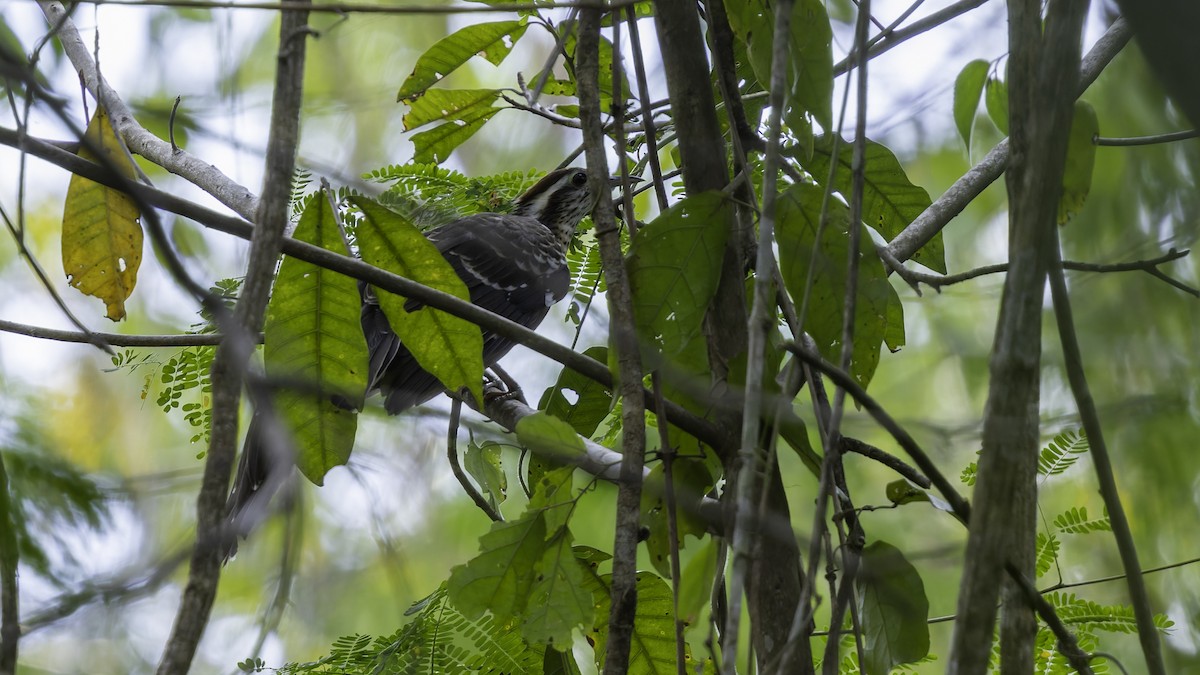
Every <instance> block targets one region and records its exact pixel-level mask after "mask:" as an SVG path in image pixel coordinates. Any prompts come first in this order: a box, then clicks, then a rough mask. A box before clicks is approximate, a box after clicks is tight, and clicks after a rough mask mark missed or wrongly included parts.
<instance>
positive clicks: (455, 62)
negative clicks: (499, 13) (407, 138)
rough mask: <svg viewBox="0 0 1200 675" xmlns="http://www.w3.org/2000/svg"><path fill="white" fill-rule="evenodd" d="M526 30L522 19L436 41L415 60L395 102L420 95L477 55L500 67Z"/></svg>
mask: <svg viewBox="0 0 1200 675" xmlns="http://www.w3.org/2000/svg"><path fill="white" fill-rule="evenodd" d="M525 27H526V26H525V19H519V20H517V21H497V22H495V23H477V24H474V25H472V26H467V27H466V28H462V29H460V30H458V31H455V32H454V33H453V34H451V35H448V36H446V37H444V38H442V39H441V40H438V41H437V42H435V43H434V45H433V46H432V47H430V48H429V49H428V50H426V51H425V53H424V54H422V55H421V57H420V58H418V59H417V65H416V66H414V67H413V72H412V74H411V75H409V76H408V79H406V80H405V81H404V84H403V85H401V87H400V92H399V93H398V94H396V100H397V101H402V100H404V99H407V98H414V97H416V96H420V95H421V94H422V93H423V92H425V90H426V89H428V88H429V87H431V86H433V85H434V84H436V83H437V82H439V81H440V80H441V79H442V78H444V77H446V76H447V75H449V74H450V73H452V72H454V71H455V70H457V69H458V67H459V66H461V65H462V64H464V63H466V62H467V60H468V59H470V58H471V57H472V56H475V55H479V56H482V57H483V58H485V59H487V60H488V61H490V62H491V63H492V64H493V65H500V62H501V61H503V60H504V59H505V57H507V56H508V54H509V52H511V51H512V48H513V46H514V45H515V44H516V42H517V41H518V40H520V39H521V36H523V35H524V34H525Z"/></svg>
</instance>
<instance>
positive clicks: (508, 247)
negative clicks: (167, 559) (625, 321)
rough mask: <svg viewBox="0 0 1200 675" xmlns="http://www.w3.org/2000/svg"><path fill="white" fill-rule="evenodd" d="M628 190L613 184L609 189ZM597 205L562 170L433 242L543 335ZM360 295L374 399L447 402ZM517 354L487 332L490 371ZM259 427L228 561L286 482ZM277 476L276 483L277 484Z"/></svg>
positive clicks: (364, 292) (233, 497)
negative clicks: (572, 250)
mask: <svg viewBox="0 0 1200 675" xmlns="http://www.w3.org/2000/svg"><path fill="white" fill-rule="evenodd" d="M619 181H620V179H619V178H615V177H614V178H611V179H610V187H615V186H616V185H617V184H618V183H619ZM598 198H599V194H596V193H593V191H592V190H591V187H590V182H589V180H588V174H587V171H586V170H585V169H581V168H574V167H571V168H564V169H558V170H555V171H551V172H550V173H548V174H546V175H545V177H543V178H542V179H541V180H539V181H538V182H537V183H535V184H534V185H533V186H532V187H530V188H529V189H528V190H526V191H525V192H524V193H523V194H521V196H519V197H518V198H517V199H516V201H515V202H514V203H513V205H512V209H511V211H510V212H508V213H477V214H474V215H469V216H465V217H462V218H459V219H457V220H453V221H451V222H448V223H446V224H444V225H440V226H438V227H435V228H433V229H431V230H429V231H428V232H426V233H425V236H426V237H427V238H428V239H429V240H430V241H431V242H432V243H433V245H434V246H435V247H436V248H437V250H438V252H439V253H441V254H442V257H443V258H445V259H446V261H447V262H448V263H450V266H451V267H452V268H453V269H454V272H455V273H456V274H457V275H458V277H459V278H460V279H462V281H463V283H464V284H465V285H466V287H467V291H468V294H469V296H470V299H471V302H472V303H473V304H475V305H477V306H479V307H482V308H483V309H486V310H489V311H491V312H493V313H495V314H498V315H500V316H502V317H504V318H506V319H509V320H511V321H514V322H516V323H518V324H521V325H522V326H525V327H527V328H536V327H537V326H538V325H539V324H540V323H541V322H542V320H543V319H544V318H545V317H546V314H547V312H549V310H550V307H551V306H553V305H554V304H555V303H557V302H558V301H559V300H562V299H563V297H565V296H566V294H567V291H568V289H569V288H570V271H569V270H568V268H567V257H566V255H567V250H568V249H569V247H570V245H571V241H572V240H573V239H574V236H575V231H576V229H577V228H578V226H579V224H580V222H582V221H583V219H584V218H585V217H586V216H587V215H588V214H590V213H591V212H592V209H594V208H595V206H596V202H597V200H598ZM359 294H360V298H361V301H362V309H361V314H360V321H361V324H362V329H363V335H364V337H365V338H366V342H367V353H368V356H369V368H368V374H367V382H368V384H367V390H366V393H367V395H368V396H370V395H372V394H374V393H376V392H378V393H379V394H380V395H381V396H382V397H383V405H384V409H385V410H386V411H387V412H388V414H390V415H398V414H400V413H402V412H404V411H406V410H409V409H411V408H413V407H415V406H418V405H420V404H422V403H425V402H427V401H429V400H430V399H432V398H434V397H435V396H437V395H438V394H440V393H442V392H443V390H444V388H443V386H442V384H441V382H439V381H438V379H437V378H436V377H434V376H433V375H432V374H430V373H429V372H428V371H426V370H425V369H423V368H422V367H421V366H420V365H419V364H418V363H417V362H416V359H415V358H414V357H413V355H412V353H411V352H409V350H408V348H407V347H405V346H404V343H403V341H402V340H401V339H400V338H399V337H398V336H397V335H396V333H395V331H393V330H392V326H391V324H390V323H389V322H388V318H387V316H386V315H384V313H383V309H382V307H380V304H379V299H378V296H377V295H376V293H375V289H374V288H373V287H371V286H370V285H369V284H366V283H364V282H359ZM421 306H422V304H421V303H419V302H417V301H414V300H409V301H408V302H407V303H406V304H405V310H406V311H410V312H411V311H416V310H417V309H419V308H420V307H421ZM514 344H515V343H514V342H513V341H512V340H509V339H507V338H504V337H501V336H500V335H497V334H495V333H492V332H491V331H489V330H488V329H486V328H484V329H483V363H484V367H485V368H490V367H491V366H493V365H495V363H496V362H497V361H499V360H500V358H502V357H503V356H504V355H505V354H507V353H508V352H509V350H511V349H512V348H513V346H514ZM260 422H261V413H260V412H259V411H258V410H257V409H256V411H255V416H254V419H252V421H251V424H250V428H249V430H248V431H247V434H246V441H245V444H244V446H243V449H242V456H241V460H240V461H239V464H238V470H237V473H236V475H235V479H234V485H233V488H232V490H231V492H230V495H229V498H228V500H227V502H226V528H225V529H226V535H227V536H225V537H224V538H223V541H222V545H223V546H224V548H225V559H226V560H228V559H229V558H230V557H231V556H232V555H233V554H234V553H236V551H237V539H238V537H239V536H240V537H241V538H245V537H246V536H247V535H248V534H249V532H250V530H251V529H253V527H254V526H255V525H256V524H257V523H258V522H259V521H261V520H262V518H263V516H265V513H266V508H265V507H266V500H269V499H270V497H271V494H270V493H271V492H273V491H274V489H275V488H277V487H278V485H279V484H280V483H281V482H282V481H281V480H278V478H279V474H277V473H275V472H276V469H277V466H276V465H277V464H279V463H280V462H278V461H274V462H273V461H271V460H272V458H271V454H272V453H269V452H267V449H266V448H265V447H264V446H265V445H266V444H265V443H264V440H263V438H262V435H263V432H262V431H261V429H260V428H259V427H260V426H261V424H259V423H260ZM285 468H290V466H289V467H285ZM273 476H274V477H275V478H276V480H273V481H270V479H271V478H272V477H273ZM268 481H270V482H271V483H272V485H268ZM252 504H253V505H254V506H253V508H252V507H251V505H252Z"/></svg>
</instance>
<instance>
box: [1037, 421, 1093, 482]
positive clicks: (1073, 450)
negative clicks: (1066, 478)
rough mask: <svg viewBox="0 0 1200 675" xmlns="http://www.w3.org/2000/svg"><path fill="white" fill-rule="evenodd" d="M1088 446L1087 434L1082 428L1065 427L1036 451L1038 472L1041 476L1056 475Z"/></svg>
mask: <svg viewBox="0 0 1200 675" xmlns="http://www.w3.org/2000/svg"><path fill="white" fill-rule="evenodd" d="M1090 447H1091V446H1090V445H1089V443H1088V439H1087V434H1085V433H1084V432H1083V430H1082V429H1079V430H1075V429H1067V430H1066V431H1063V432H1062V433H1060V434H1058V435H1057V436H1055V437H1054V438H1053V439H1052V440H1051V441H1050V443H1049V444H1047V445H1046V447H1044V448H1042V451H1041V452H1040V453H1038V473H1039V474H1041V475H1043V476H1057V475H1058V474H1060V473H1062V472H1064V471H1066V470H1067V469H1069V468H1071V466H1072V465H1074V464H1075V462H1076V461H1077V460H1078V459H1079V456H1080V455H1082V454H1083V453H1085V452H1087V451H1088V450H1089V448H1090Z"/></svg>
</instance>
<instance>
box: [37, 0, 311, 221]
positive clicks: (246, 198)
mask: <svg viewBox="0 0 1200 675" xmlns="http://www.w3.org/2000/svg"><path fill="white" fill-rule="evenodd" d="M38 4H40V5H41V7H42V12H43V13H44V14H45V15H46V19H47V20H49V22H50V25H52V26H56V27H57V37H58V39H59V41H60V42H61V43H62V46H63V51H64V52H65V53H66V55H67V58H68V59H70V60H71V64H72V65H73V66H74V67H75V70H76V71H77V72H78V73H79V77H80V80H81V81H82V82H83V84H84V86H86V87H87V89H88V91H90V92H91V93H92V96H94V97H95V98H96V100H97V101H99V102H100V105H102V106H104V109H105V110H107V111H108V114H109V118H110V120H111V121H112V126H113V129H114V130H116V132H117V134H118V135H119V136H120V137H121V139H122V140H124V141H125V145H126V146H127V147H128V148H129V150H130V152H135V153H137V154H139V155H141V156H142V157H145V158H146V159H148V160H150V161H151V162H154V163H155V164H157V165H159V166H161V167H162V168H164V169H166V170H167V171H170V172H171V173H174V174H178V175H179V176H182V177H183V178H184V179H186V180H187V181H188V182H190V183H192V184H194V185H196V186H197V187H199V188H200V189H202V190H204V191H205V192H207V193H209V194H210V195H212V196H213V197H215V198H216V199H217V201H219V202H221V203H222V204H224V205H225V206H228V207H229V208H230V209H232V210H233V211H234V212H235V213H237V214H238V215H240V216H242V217H243V218H247V219H253V218H254V214H255V212H256V211H257V209H258V199H257V198H256V197H255V196H254V194H253V193H251V192H250V191H249V190H247V189H246V188H245V187H243V186H241V185H239V184H237V183H236V182H234V181H233V179H231V178H229V177H228V176H226V175H225V174H223V173H221V172H220V170H218V169H217V168H216V167H215V166H213V165H212V164H209V163H208V162H205V161H203V160H201V159H199V158H198V157H194V156H193V155H190V154H188V153H187V152H185V151H183V150H179V149H178V148H172V147H171V144H170V143H168V142H166V141H164V140H162V139H161V138H159V137H157V136H155V135H154V134H152V133H150V132H149V131H147V130H146V129H145V128H144V127H142V126H141V125H140V124H138V122H137V120H136V119H134V117H133V112H132V111H131V110H130V109H129V106H128V105H126V104H125V102H124V101H123V100H121V97H120V95H118V94H117V92H116V91H115V90H114V89H113V88H112V87H110V86H109V85H108V82H107V81H105V79H104V77H103V76H101V75H100V72H99V70H98V69H97V67H96V62H95V61H93V60H92V54H91V50H90V49H89V48H88V45H87V43H85V42H84V41H83V38H82V37H81V36H80V35H79V31H78V30H76V28H75V23H74V22H73V21H71V18H70V16H69V15H68V12H67V10H66V8H64V7H63V5H62V4H61V3H59V2H56V1H54V0H39V3H38ZM297 4H299V3H297Z"/></svg>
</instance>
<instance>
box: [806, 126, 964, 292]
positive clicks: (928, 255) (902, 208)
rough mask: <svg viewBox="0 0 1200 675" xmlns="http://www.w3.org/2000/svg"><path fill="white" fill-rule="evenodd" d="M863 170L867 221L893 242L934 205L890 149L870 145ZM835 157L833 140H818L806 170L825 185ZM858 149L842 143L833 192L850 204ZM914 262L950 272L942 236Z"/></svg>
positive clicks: (864, 219) (914, 258) (827, 136)
mask: <svg viewBox="0 0 1200 675" xmlns="http://www.w3.org/2000/svg"><path fill="white" fill-rule="evenodd" d="M865 150H866V152H865V160H866V162H865V165H864V167H863V173H864V176H863V178H864V180H863V200H862V214H863V221H864V222H865V223H866V224H867V225H869V226H871V227H873V228H875V229H876V230H878V231H879V233H880V234H882V235H883V237H884V238H885V239H888V240H891V239H892V238H893V237H895V236H896V235H897V234H900V232H901V231H902V230H904V228H906V227H908V225H909V224H910V223H912V221H913V220H914V219H915V218H916V217H917V216H919V215H921V212H923V211H924V210H925V209H927V208H929V205H930V204H931V203H932V202H931V201H930V199H929V193H928V192H926V191H925V188H922V187H920V186H917V185H913V183H912V181H910V180H909V179H908V175H907V174H905V173H904V167H902V166H901V165H900V161H899V160H897V159H896V156H895V155H893V154H892V151H891V150H888V149H887V147H886V146H883V145H880V144H879V143H875V142H874V141H870V140H868V141H867V145H866V148H865ZM832 156H833V136H829V135H826V136H822V137H821V138H819V139H817V141H816V147H815V149H814V151H813V155H812V159H811V160H810V161H808V162H807V163H805V164H804V168H805V169H807V170H808V171H809V173H811V174H812V175H813V177H814V178H815V179H816V180H817V181H818V182H819V183H821V184H822V185H824V184H825V182H826V181H827V180H829V164H830V162H831V161H832ZM853 161H854V146H853V145H852V144H850V143H847V142H846V141H841V142H839V143H838V154H837V168H836V169H835V171H834V174H833V188H834V189H835V190H837V191H838V192H840V193H842V194H843V195H844V196H845V197H846V200H847V201H849V200H850V194H851V192H852V185H853V176H854V174H853V171H852V167H853ZM913 260H915V261H916V262H919V263H921V264H922V265H924V266H926V267H928V268H930V269H932V270H935V271H937V272H941V273H943V274H944V273H945V272H946V252H945V249H944V248H943V244H942V235H941V233H940V232H939V233H938V234H937V235H936V236H934V237H933V239H930V240H929V242H928V243H926V244H925V245H924V246H922V247H921V249H920V250H919V251H917V252H916V253H915V254H913Z"/></svg>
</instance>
